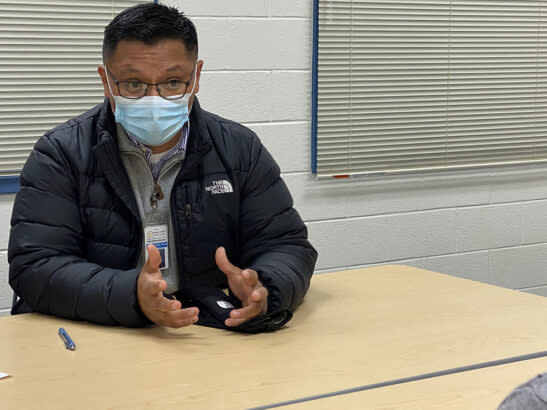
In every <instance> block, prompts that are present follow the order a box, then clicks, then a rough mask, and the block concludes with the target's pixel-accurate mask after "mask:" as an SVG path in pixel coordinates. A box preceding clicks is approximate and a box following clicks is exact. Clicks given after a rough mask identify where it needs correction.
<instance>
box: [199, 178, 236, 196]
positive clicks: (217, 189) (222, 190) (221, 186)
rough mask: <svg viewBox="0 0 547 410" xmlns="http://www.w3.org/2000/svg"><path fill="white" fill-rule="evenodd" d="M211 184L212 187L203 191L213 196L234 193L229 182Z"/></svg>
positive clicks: (222, 181)
mask: <svg viewBox="0 0 547 410" xmlns="http://www.w3.org/2000/svg"><path fill="white" fill-rule="evenodd" d="M212 183H213V185H211V186H206V187H205V191H207V192H210V193H211V194H213V195H218V194H227V193H230V192H234V188H232V184H230V181H226V180H225V179H222V180H220V181H213V182H212Z"/></svg>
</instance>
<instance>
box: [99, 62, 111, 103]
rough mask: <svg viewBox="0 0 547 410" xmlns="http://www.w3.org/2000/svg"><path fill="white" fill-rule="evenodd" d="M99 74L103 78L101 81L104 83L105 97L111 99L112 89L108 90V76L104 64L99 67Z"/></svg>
mask: <svg viewBox="0 0 547 410" xmlns="http://www.w3.org/2000/svg"><path fill="white" fill-rule="evenodd" d="M97 72H98V73H99V75H100V76H101V81H102V83H103V93H104V96H105V97H107V98H110V89H109V88H108V82H107V81H108V80H107V78H106V76H107V74H106V68H105V66H104V65H103V64H99V65H98V66H97Z"/></svg>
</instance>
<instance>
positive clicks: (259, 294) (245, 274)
mask: <svg viewBox="0 0 547 410" xmlns="http://www.w3.org/2000/svg"><path fill="white" fill-rule="evenodd" d="M215 261H216V263H217V266H218V268H219V269H220V270H221V271H222V272H224V274H225V275H226V277H227V278H228V286H230V290H231V291H232V293H233V294H234V295H235V296H236V297H237V298H238V299H239V300H240V301H241V304H242V305H243V307H242V308H241V309H234V310H232V311H231V312H230V317H229V318H228V319H226V321H225V322H224V324H225V325H226V326H231V327H234V326H239V325H241V324H243V323H245V322H247V321H248V320H251V319H252V318H254V317H256V316H259V315H264V314H266V312H267V311H268V290H267V289H266V288H265V287H264V286H263V285H262V283H260V281H259V280H258V273H256V271H254V270H252V269H243V270H242V269H239V268H238V267H237V266H234V265H232V264H231V263H230V261H229V260H228V257H227V256H226V250H225V249H224V248H222V247H221V248H218V249H217V250H216V252H215Z"/></svg>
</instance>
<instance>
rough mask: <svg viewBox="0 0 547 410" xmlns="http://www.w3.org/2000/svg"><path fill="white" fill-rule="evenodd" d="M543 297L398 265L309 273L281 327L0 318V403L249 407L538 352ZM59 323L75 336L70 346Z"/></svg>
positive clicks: (545, 334) (542, 340) (545, 332)
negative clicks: (245, 329) (299, 300)
mask: <svg viewBox="0 0 547 410" xmlns="http://www.w3.org/2000/svg"><path fill="white" fill-rule="evenodd" d="M545 317H547V298H544V297H541V296H536V295H531V294H527V293H521V292H517V291H512V290H508V289H503V288H498V287H494V286H490V285H485V284H481V283H477V282H472V281H469V280H464V279H460V278H456V277H452V276H447V275H442V274H438V273H434V272H429V271H425V270H421V269H416V268H412V267H406V266H382V267H374V268H367V269H357V270H352V271H344V272H337V273H330V274H321V275H317V276H316V277H314V279H313V281H312V286H311V289H310V292H309V293H308V295H307V296H306V299H305V301H304V303H303V305H302V306H301V307H300V308H299V309H298V310H297V312H296V313H295V317H294V318H293V320H292V321H291V322H289V324H288V325H287V326H286V328H284V329H283V330H281V331H278V332H275V333H270V334H259V335H242V334H236V333H232V332H228V331H221V330H216V329H208V328H202V327H198V326H193V327H190V328H185V329H179V330H167V329H164V328H148V329H124V328H115V327H102V326H97V325H92V324H87V323H78V322H70V321H65V320H61V319H57V318H54V317H49V316H43V315H37V314H30V315H21V316H16V317H4V318H1V319H0V372H6V373H10V374H11V375H12V377H11V378H9V379H5V380H0V398H1V403H2V407H3V408H6V409H12V408H13V409H15V408H17V409H35V408H40V409H50V408H51V409H71V408H79V409H103V408H113V409H140V408H142V409H145V408H146V409H149V408H158V409H167V408H173V409H180V408H184V409H191V408H226V409H232V408H247V407H254V406H260V405H266V404H270V403H275V402H281V401H286V400H291V399H296V398H299V397H305V396H311V395H316V394H323V393H327V392H331V391H336V390H342V389H347V388H351V387H355V386H363V385H367V384H372V383H377V382H382V381H386V380H392V379H398V378H403V377H409V376H413V375H417V374H423V373H429V372H432V371H438V370H443V369H449V368H454V367H458V366H464V365H470V364H475V363H479V362H485V361H490V360H496V359H501V358H507V357H512V356H518V355H522V354H528V353H533V352H538V351H542V350H546V349H545V347H546V341H547V327H546V326H544V323H545ZM61 326H62V327H65V328H66V330H67V331H68V332H69V334H70V335H71V336H72V337H73V339H74V341H75V342H76V344H77V346H78V347H77V350H76V351H67V350H65V348H64V345H63V344H62V343H61V340H60V338H59V336H58V334H57V330H58V328H59V327H61Z"/></svg>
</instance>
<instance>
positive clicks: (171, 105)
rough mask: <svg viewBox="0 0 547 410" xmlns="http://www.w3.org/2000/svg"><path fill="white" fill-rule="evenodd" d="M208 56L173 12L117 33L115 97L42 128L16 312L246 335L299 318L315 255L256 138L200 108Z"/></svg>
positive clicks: (32, 164) (21, 247) (138, 17)
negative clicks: (297, 311) (296, 312)
mask: <svg viewBox="0 0 547 410" xmlns="http://www.w3.org/2000/svg"><path fill="white" fill-rule="evenodd" d="M197 56H198V43H197V34H196V30H195V27H194V25H193V24H192V22H191V21H190V20H189V19H187V18H186V17H185V16H184V15H182V13H180V12H179V11H178V10H177V9H175V8H172V7H168V6H165V5H160V4H154V3H146V4H141V5H138V6H135V7H132V8H129V9H127V10H125V11H123V12H122V13H120V14H119V15H118V16H116V17H115V18H114V19H113V20H112V22H111V23H110V24H109V25H108V26H107V27H106V29H105V35H104V42H103V63H104V64H103V65H101V66H99V68H98V72H99V74H100V77H101V80H102V83H103V87H104V95H105V97H106V99H105V101H104V103H103V104H101V105H99V106H97V107H95V108H93V109H92V110H90V111H88V112H87V113H85V114H83V115H81V116H79V117H77V118H74V119H71V120H69V121H68V122H66V123H64V124H61V125H59V126H58V127H56V128H54V129H53V130H51V131H49V132H48V133H46V134H45V135H44V136H43V137H42V138H41V139H40V140H39V141H38V142H37V143H36V145H35V147H34V150H33V151H32V153H31V154H30V156H29V158H28V160H27V163H26V164H25V167H24V169H23V171H22V173H21V189H20V190H19V192H18V194H17V197H16V199H15V204H14V208H13V215H12V220H11V224H12V228H11V233H10V242H9V253H8V256H9V261H10V285H11V286H12V287H13V289H14V290H15V292H16V294H17V295H18V296H19V297H20V300H19V301H18V302H17V303H16V304H15V305H14V307H13V309H12V313H14V314H16V313H21V312H28V311H34V312H43V313H49V314H53V315H57V316H60V317H64V318H71V319H82V320H87V321H90V322H95V323H101V324H121V325H125V326H144V325H146V324H149V323H151V322H152V323H155V324H158V325H162V326H169V327H175V328H178V327H183V326H188V325H191V324H193V323H196V322H197V323H198V324H203V325H207V326H215V327H221V328H222V327H228V328H232V329H236V330H241V331H249V332H256V331H262V330H271V329H276V328H278V327H280V326H282V325H283V324H284V323H286V321H287V320H289V319H290V317H291V312H292V310H294V308H295V307H296V306H297V305H298V304H299V303H300V302H301V300H302V298H303V296H304V294H305V293H306V291H307V289H308V287H309V282H310V278H311V275H312V272H313V269H314V265H315V261H316V258H317V254H316V252H315V250H314V249H313V247H312V246H311V245H310V244H309V242H308V241H307V230H306V227H305V225H304V224H303V222H302V220H301V219H300V217H299V215H298V213H297V212H296V211H295V210H294V209H293V208H292V198H291V196H290V194H289V192H288V190H287V188H286V186H285V184H284V182H283V180H282V179H281V178H280V176H279V173H280V171H279V167H278V166H277V164H276V163H275V162H274V160H273V159H272V158H271V156H270V154H269V153H268V152H267V151H266V149H265V148H264V147H263V146H262V145H261V143H260V141H259V139H258V138H257V136H256V135H255V134H254V133H253V132H252V131H250V130H248V129H247V128H245V127H243V126H241V125H239V124H236V123H234V122H231V121H228V120H225V119H223V118H220V117H218V116H216V115H213V114H210V113H207V112H205V111H204V110H202V109H201V107H200V105H199V103H198V100H197V98H196V97H195V95H196V94H197V93H198V91H199V81H200V75H201V70H202V67H203V61H201V60H198V58H197ZM219 92H221V90H219ZM147 254H148V255H147ZM147 256H148V257H147Z"/></svg>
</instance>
